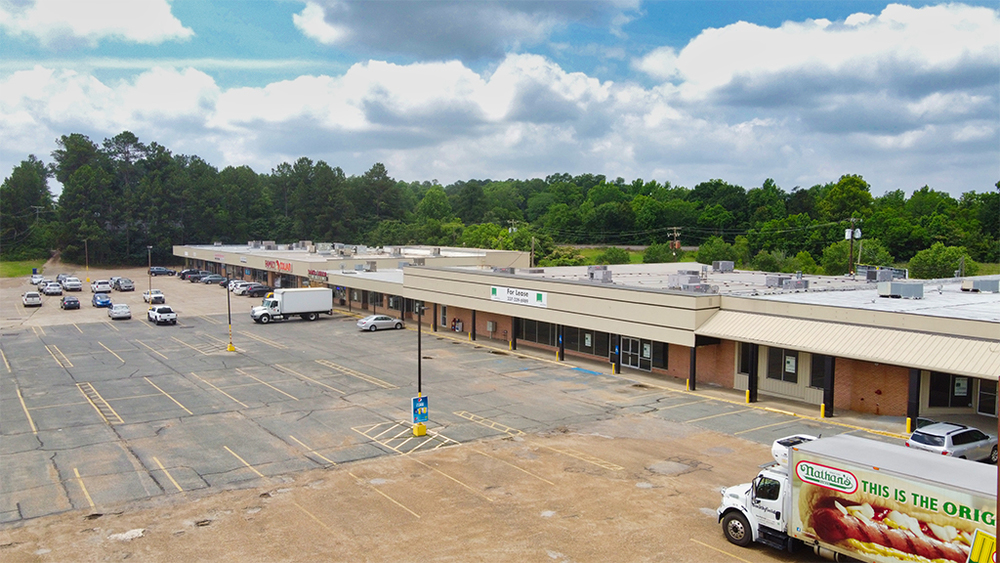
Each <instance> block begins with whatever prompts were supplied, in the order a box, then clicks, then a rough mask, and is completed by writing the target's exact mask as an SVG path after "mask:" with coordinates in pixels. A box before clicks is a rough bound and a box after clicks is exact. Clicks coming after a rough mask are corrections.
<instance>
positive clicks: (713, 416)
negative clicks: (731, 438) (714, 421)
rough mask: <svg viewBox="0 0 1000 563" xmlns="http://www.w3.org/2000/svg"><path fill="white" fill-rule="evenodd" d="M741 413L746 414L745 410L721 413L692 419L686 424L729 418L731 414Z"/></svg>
mask: <svg viewBox="0 0 1000 563" xmlns="http://www.w3.org/2000/svg"><path fill="white" fill-rule="evenodd" d="M741 412H746V411H745V410H734V411H729V412H720V413H716V414H710V415H708V416H703V417H701V418H692V419H691V420H685V421H684V422H698V421H701V420H708V419H710V418H716V417H719V416H729V415H731V414H738V413H741Z"/></svg>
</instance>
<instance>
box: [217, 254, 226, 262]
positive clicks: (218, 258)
mask: <svg viewBox="0 0 1000 563" xmlns="http://www.w3.org/2000/svg"><path fill="white" fill-rule="evenodd" d="M225 259H226V255H225V254H218V253H217V254H216V255H215V261H216V262H222V261H223V260H225Z"/></svg>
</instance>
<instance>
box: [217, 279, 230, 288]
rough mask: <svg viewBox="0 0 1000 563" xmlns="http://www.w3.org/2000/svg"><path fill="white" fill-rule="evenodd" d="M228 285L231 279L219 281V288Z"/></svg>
mask: <svg viewBox="0 0 1000 563" xmlns="http://www.w3.org/2000/svg"><path fill="white" fill-rule="evenodd" d="M227 285H229V278H222V279H221V280H220V281H219V287H226V286H227Z"/></svg>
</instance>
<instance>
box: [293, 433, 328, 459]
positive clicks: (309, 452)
mask: <svg viewBox="0 0 1000 563" xmlns="http://www.w3.org/2000/svg"><path fill="white" fill-rule="evenodd" d="M288 437H289V438H291V439H292V440H295V441H296V442H297V443H298V444H299V445H300V446H302V447H303V448H305V449H306V453H308V454H312V455H314V456H316V457H318V458H320V459H322V460H323V461H325V462H327V463H329V464H330V465H337V462H335V461H333V460H332V459H327V458H326V457H325V456H323V454H321V453H319V452H317V451H316V450H314V449H312V448H310V447H309V446H307V445H305V444H303V443H302V441H301V440H299V439H298V438H296V437H295V436H292V435H291V434H289V435H288Z"/></svg>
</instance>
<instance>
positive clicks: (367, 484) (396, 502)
mask: <svg viewBox="0 0 1000 563" xmlns="http://www.w3.org/2000/svg"><path fill="white" fill-rule="evenodd" d="M347 474H348V475H350V476H351V477H354V478H355V479H357V481H358V482H359V483H361V484H362V485H366V486H367V487H368V488H370V489H371V490H373V491H375V492H376V493H378V494H380V495H382V496H383V497H385V498H387V499H388V500H389V501H390V502H392V503H393V504H395V505H396V506H398V507H400V508H402V509H403V510H405V511H407V512H409V513H410V514H412V515H414V516H416V517H417V518H420V515H419V514H417V513H416V512H414V511H412V510H410V509H409V508H406V507H405V506H403V504H402V503H400V502H399V501H397V500H396V499H394V498H392V497H391V496H389V495H387V494H385V493H383V492H382V491H380V490H378V489H377V488H376V487H375V486H374V485H370V484H369V483H367V482H366V481H364V480H363V479H361V478H360V477H358V476H357V475H355V474H353V473H351V472H350V471H348V472H347Z"/></svg>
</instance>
